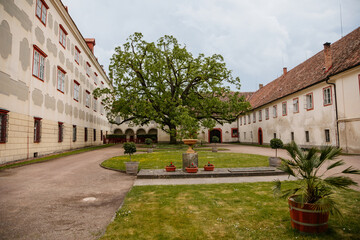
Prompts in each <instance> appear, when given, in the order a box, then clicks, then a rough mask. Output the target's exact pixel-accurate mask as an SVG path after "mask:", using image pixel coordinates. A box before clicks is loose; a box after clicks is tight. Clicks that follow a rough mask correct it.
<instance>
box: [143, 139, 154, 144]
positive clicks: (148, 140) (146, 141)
mask: <svg viewBox="0 0 360 240" xmlns="http://www.w3.org/2000/svg"><path fill="white" fill-rule="evenodd" d="M152 142H153V141H152V139H151V138H146V139H145V144H146V145H150V144H152Z"/></svg>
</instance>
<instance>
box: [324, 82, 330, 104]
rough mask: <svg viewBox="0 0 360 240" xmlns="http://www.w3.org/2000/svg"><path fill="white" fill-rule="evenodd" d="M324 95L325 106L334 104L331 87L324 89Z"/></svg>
mask: <svg viewBox="0 0 360 240" xmlns="http://www.w3.org/2000/svg"><path fill="white" fill-rule="evenodd" d="M323 95H324V106H329V105H331V104H332V98H331V87H326V88H324V89H323Z"/></svg>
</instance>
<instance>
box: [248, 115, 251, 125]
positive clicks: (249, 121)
mask: <svg viewBox="0 0 360 240" xmlns="http://www.w3.org/2000/svg"><path fill="white" fill-rule="evenodd" d="M248 123H249V124H250V123H251V120H250V114H249V115H248Z"/></svg>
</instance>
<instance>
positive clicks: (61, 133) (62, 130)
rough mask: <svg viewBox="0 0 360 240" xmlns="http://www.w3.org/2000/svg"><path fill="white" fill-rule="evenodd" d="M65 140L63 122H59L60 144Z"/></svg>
mask: <svg viewBox="0 0 360 240" xmlns="http://www.w3.org/2000/svg"><path fill="white" fill-rule="evenodd" d="M63 139H64V127H63V123H62V122H58V142H62V141H63Z"/></svg>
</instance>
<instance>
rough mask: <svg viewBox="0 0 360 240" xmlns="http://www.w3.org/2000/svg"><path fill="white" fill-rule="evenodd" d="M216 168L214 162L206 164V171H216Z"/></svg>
mask: <svg viewBox="0 0 360 240" xmlns="http://www.w3.org/2000/svg"><path fill="white" fill-rule="evenodd" d="M214 168H215V166H214V165H212V164H211V165H210V166H208V165H205V166H204V170H205V171H214Z"/></svg>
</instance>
